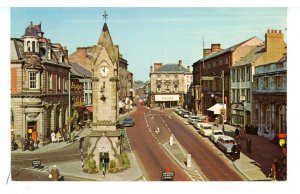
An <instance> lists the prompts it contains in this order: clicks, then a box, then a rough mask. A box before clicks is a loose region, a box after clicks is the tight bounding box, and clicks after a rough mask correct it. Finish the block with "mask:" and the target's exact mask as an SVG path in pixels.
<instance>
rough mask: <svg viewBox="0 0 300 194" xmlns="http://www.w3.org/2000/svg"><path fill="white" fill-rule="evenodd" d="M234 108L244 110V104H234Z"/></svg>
mask: <svg viewBox="0 0 300 194" xmlns="http://www.w3.org/2000/svg"><path fill="white" fill-rule="evenodd" d="M232 109H235V110H243V106H242V105H241V104H233V105H232Z"/></svg>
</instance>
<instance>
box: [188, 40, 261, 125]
mask: <svg viewBox="0 0 300 194" xmlns="http://www.w3.org/2000/svg"><path fill="white" fill-rule="evenodd" d="M261 43H262V41H261V40H259V39H258V38H256V37H253V38H250V39H248V40H246V41H243V42H241V43H238V44H236V45H234V46H232V47H229V48H227V49H222V48H221V45H220V44H211V48H205V49H204V50H203V56H204V57H203V58H202V59H200V60H198V61H197V62H195V63H194V64H193V88H194V92H193V96H194V98H193V105H194V109H195V110H196V111H197V112H200V113H202V114H210V116H214V115H213V114H212V113H211V111H207V109H208V108H210V107H212V106H213V105H214V104H216V103H222V101H223V99H222V79H221V75H222V71H224V104H226V118H225V120H227V121H229V120H230V68H231V66H232V64H234V63H236V62H237V61H239V60H240V59H241V58H242V57H244V56H245V55H246V54H248V53H249V52H250V51H251V50H252V49H253V48H254V47H255V46H256V45H259V44H261Z"/></svg>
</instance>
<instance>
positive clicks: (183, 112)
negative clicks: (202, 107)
mask: <svg viewBox="0 0 300 194" xmlns="http://www.w3.org/2000/svg"><path fill="white" fill-rule="evenodd" d="M180 115H181V116H182V117H183V118H188V117H189V116H190V115H191V113H190V112H189V111H187V110H183V111H182V112H181V114H180Z"/></svg>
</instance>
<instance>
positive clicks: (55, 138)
mask: <svg viewBox="0 0 300 194" xmlns="http://www.w3.org/2000/svg"><path fill="white" fill-rule="evenodd" d="M67 140H68V132H67V130H66V129H65V128H63V129H61V130H58V131H57V132H56V133H55V132H54V131H52V133H51V142H52V143H60V142H61V141H67Z"/></svg>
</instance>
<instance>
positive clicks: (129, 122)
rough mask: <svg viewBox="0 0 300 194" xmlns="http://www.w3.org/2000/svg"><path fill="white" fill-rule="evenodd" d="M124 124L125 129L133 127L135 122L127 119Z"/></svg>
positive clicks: (130, 118)
mask: <svg viewBox="0 0 300 194" xmlns="http://www.w3.org/2000/svg"><path fill="white" fill-rule="evenodd" d="M122 124H123V126H124V127H132V126H133V125H134V124H135V120H134V118H132V117H126V118H125V119H124V121H123V123H122Z"/></svg>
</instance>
